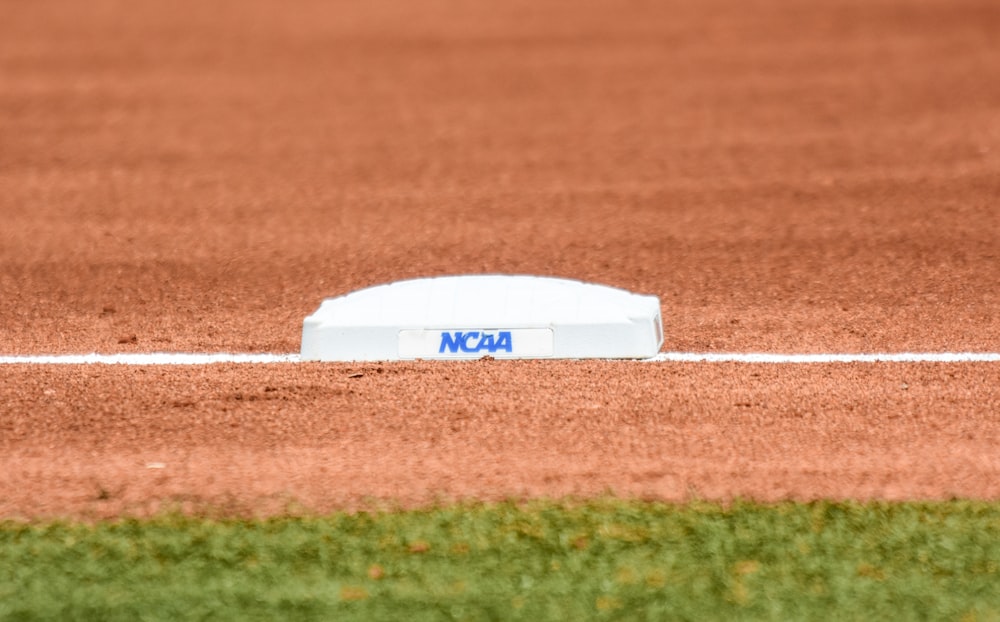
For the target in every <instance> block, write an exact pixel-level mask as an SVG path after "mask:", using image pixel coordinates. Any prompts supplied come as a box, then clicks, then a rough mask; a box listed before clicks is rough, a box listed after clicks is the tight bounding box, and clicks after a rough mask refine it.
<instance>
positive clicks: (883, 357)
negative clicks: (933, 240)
mask: <svg viewBox="0 0 1000 622" xmlns="http://www.w3.org/2000/svg"><path fill="white" fill-rule="evenodd" d="M645 360H646V361H648V362H651V363H658V362H676V363H785V364H788V363H996V362H1000V352H878V353H872V354H770V353H766V352H746V353H743V352H704V353H695V352H661V353H659V354H657V355H656V356H654V357H653V358H650V359H645Z"/></svg>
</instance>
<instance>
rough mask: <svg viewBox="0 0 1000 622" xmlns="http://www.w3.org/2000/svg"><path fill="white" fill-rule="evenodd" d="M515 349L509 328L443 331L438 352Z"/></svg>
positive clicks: (505, 350) (453, 352)
mask: <svg viewBox="0 0 1000 622" xmlns="http://www.w3.org/2000/svg"><path fill="white" fill-rule="evenodd" d="M513 349H514V346H513V342H512V339H511V335H510V331H509V330H500V331H492V332H491V331H478V330H470V331H458V330H456V331H442V332H441V345H440V346H439V347H438V354H444V353H445V352H450V353H452V354H457V353H459V352H470V353H476V352H489V353H490V354H495V353H497V352H512V351H513Z"/></svg>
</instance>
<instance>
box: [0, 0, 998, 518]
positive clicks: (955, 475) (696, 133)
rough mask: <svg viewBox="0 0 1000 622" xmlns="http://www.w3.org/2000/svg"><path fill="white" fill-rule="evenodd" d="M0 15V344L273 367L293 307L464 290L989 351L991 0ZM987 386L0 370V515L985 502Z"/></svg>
mask: <svg viewBox="0 0 1000 622" xmlns="http://www.w3.org/2000/svg"><path fill="white" fill-rule="evenodd" d="M3 12H4V18H3V20H2V21H0V215H2V220H0V353H3V354H37V353H60V352H65V353H80V352H91V351H99V352H109V353H110V352H134V351H143V352H145V351H196V352H219V351H243V352H265V351H266V352H294V351H297V350H298V347H299V334H300V330H301V321H302V318H303V317H304V316H305V315H307V314H308V313H310V312H311V311H313V310H314V309H315V308H316V306H318V304H319V302H320V300H321V299H322V298H324V297H328V296H333V295H339V294H343V293H346V292H348V291H352V290H354V289H357V288H360V287H365V286H369V285H373V284H377V283H382V282H388V281H393V280H398V279H402V278H409V277H417V276H431V275H438V274H456V273H481V272H499V273H527V274H544V275H551V276H561V277H569V278H577V279H582V280H588V281H595V282H599V283H605V284H610V285H615V286H619V287H623V288H626V289H630V290H634V291H637V292H642V293H649V294H655V295H658V296H660V298H661V301H662V303H663V313H664V320H665V330H666V344H665V348H666V349H669V350H682V351H770V352H862V351H905V350H949V351H955V350H979V351H1000V314H998V313H997V310H998V309H1000V250H998V249H1000V209H998V207H997V205H998V201H1000V80H996V79H995V78H994V77H995V76H997V75H1000V5H997V4H996V3H995V2H992V1H988V0H983V1H965V0H963V1H955V0H919V1H917V2H911V1H904V0H875V1H866V2H861V1H851V0H837V1H834V0H823V1H817V2H808V3H806V2H785V1H779V0H753V1H751V2H735V1H723V0H715V1H709V2H698V3H687V2H644V1H635V2H628V3H621V2H611V1H594V2H589V1H588V2H560V1H556V0H545V1H542V2H503V3H494V2H459V1H452V0H431V1H428V2H422V3H406V2H390V1H388V0H381V1H375V2H367V3H346V2H345V3H339V2H333V3H331V2H318V1H317V2H302V3H296V5H295V6H294V8H292V9H290V8H289V7H288V6H286V5H284V4H281V3H277V2H271V1H263V0H251V1H248V2H239V3H236V2H232V3H227V2H215V3H198V2H193V1H182V2H175V3H169V4H163V5H160V4H155V3H154V4H142V5H135V4H134V3H126V2H122V1H119V0H101V1H98V2H92V3H77V2H71V1H69V0H56V1H53V2H44V3H8V4H7V5H5V6H4V11H3ZM380 369H381V372H380V371H379V370H380ZM354 373H362V374H363V376H361V377H358V378H350V377H349V376H350V375H351V374H354ZM998 383H1000V368H998V367H997V366H996V365H995V364H979V365H890V364H876V365H826V366H824V365H817V366H801V367H770V366H757V365H687V364H650V365H638V364H621V363H573V362H564V363H541V362H533V363H517V362H508V363H500V362H495V361H493V362H481V363H475V364H455V365H450V364H444V365H440V364H411V365H405V364H404V365H391V366H389V365H387V366H383V367H381V368H379V367H376V366H367V367H358V366H355V367H350V366H340V365H330V366H322V365H274V366H267V367H252V366H242V367H229V366H213V367H206V368H169V369H168V368H111V367H83V366H81V367H68V368H52V367H30V366H15V367H4V368H0V450H2V455H0V472H2V473H4V476H3V477H2V478H0V516H41V515H60V514H81V513H82V514H88V513H90V514H95V515H113V514H115V513H118V512H137V513H147V512H150V511H155V510H156V509H157V508H159V507H161V506H162V505H163V504H171V503H181V504H187V505H188V506H192V507H194V506H199V507H201V506H209V505H211V506H226V507H232V508H234V509H238V510H239V511H241V512H263V513H270V512H275V511H286V510H287V509H288V506H290V505H296V504H298V505H296V507H303V508H308V509H326V508H333V507H342V506H356V505H358V504H361V503H365V502H366V500H371V499H383V500H384V499H390V500H396V501H398V502H400V503H404V504H412V503H425V502H427V501H429V500H433V499H437V498H456V497H470V496H471V497H476V498H498V497H504V496H508V495H532V496H534V495H562V494H583V495H590V494H598V493H601V492H604V491H607V490H613V491H616V492H619V493H621V494H630V495H631V494H636V495H642V496H651V497H656V498H664V499H686V498H691V497H700V498H710V499H729V498H733V497H734V496H744V497H754V498H760V499H776V498H786V497H788V498H799V499H808V498H817V497H836V498H843V497H861V498H872V497H882V498H892V499H896V498H942V497H948V496H969V497H980V498H990V499H995V498H1000V489H998V485H997V482H998V481H1000V479H998V478H997V474H998V471H1000V460H998V459H997V457H996V456H997V455H1000V451H998V450H1000V433H998V432H1000V408H998V406H1000V397H998V388H997V386H998ZM150 464H153V465H154V466H153V467H150V466H149V465H150ZM159 465H162V468H161V466H159Z"/></svg>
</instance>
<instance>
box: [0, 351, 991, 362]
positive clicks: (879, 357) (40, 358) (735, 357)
mask: <svg viewBox="0 0 1000 622" xmlns="http://www.w3.org/2000/svg"><path fill="white" fill-rule="evenodd" d="M298 362H300V358H299V355H298V354H253V353H243V354H228V353H224V352H220V353H214V354H196V353H182V352H153V353H143V354H96V353H95V354H44V355H27V354H26V355H18V356H0V365H211V364H223V363H239V364H246V363H254V364H271V363H298ZM638 362H644V363H664V362H669V363H769V364H803V363H812V364H816V363H998V362H1000V352H881V353H871V354H772V353H765V352H746V353H741V352H661V353H660V354H657V355H656V356H654V357H652V358H648V359H640V360H639V361H638Z"/></svg>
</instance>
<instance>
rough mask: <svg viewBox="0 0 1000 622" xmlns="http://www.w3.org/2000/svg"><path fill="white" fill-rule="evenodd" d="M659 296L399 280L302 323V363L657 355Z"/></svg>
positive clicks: (583, 286) (540, 284) (594, 288)
mask: <svg viewBox="0 0 1000 622" xmlns="http://www.w3.org/2000/svg"><path fill="white" fill-rule="evenodd" d="M662 344H663V328H662V323H661V319H660V301H659V299H658V298H656V297H655V296H643V295H639V294H633V293H632V292H628V291H625V290H623V289H617V288H614V287H607V286H604V285H596V284H593V283H583V282H581V281H573V280H568V279H556V278H549V277H538V276H511V275H468V276H448V277H436V278H426V279H414V280H410V281H398V282H396V283H390V284H387V285H379V286H376V287H371V288H368V289H362V290H358V291H356V292H352V293H350V294H347V295H344V296H340V297H338V298H329V299H327V300H324V301H323V303H322V304H321V305H320V307H319V309H318V310H317V311H316V312H315V313H313V314H312V315H310V316H309V317H307V318H306V319H305V322H304V323H303V327H302V360H305V361H394V360H406V359H477V358H482V357H484V356H492V357H494V358H569V359H582V358H604V359H617V358H649V357H651V356H653V355H655V354H656V353H657V352H659V350H660V346H661V345H662Z"/></svg>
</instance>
